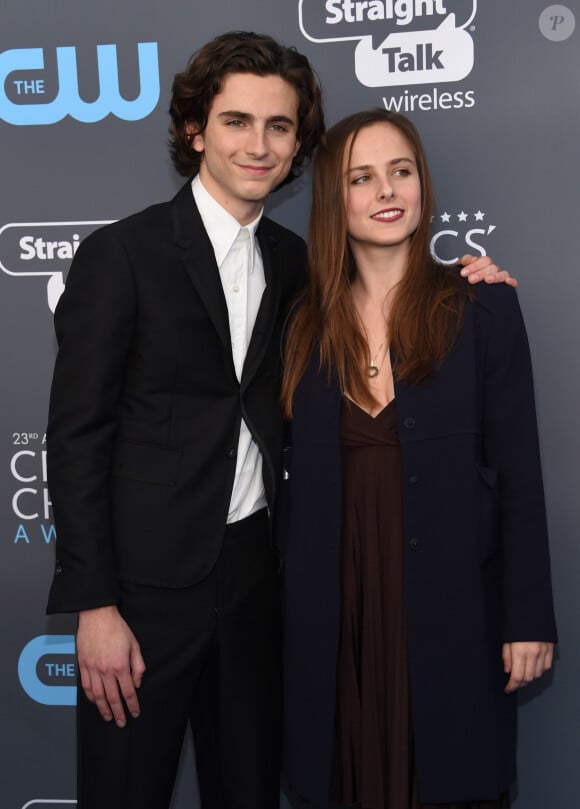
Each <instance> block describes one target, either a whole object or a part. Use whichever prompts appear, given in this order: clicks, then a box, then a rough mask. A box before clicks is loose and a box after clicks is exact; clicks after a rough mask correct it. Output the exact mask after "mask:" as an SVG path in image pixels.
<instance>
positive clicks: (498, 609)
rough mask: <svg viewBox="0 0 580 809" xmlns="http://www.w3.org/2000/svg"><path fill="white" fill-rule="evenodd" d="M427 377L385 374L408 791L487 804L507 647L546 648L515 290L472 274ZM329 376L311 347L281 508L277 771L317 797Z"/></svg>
mask: <svg viewBox="0 0 580 809" xmlns="http://www.w3.org/2000/svg"><path fill="white" fill-rule="evenodd" d="M474 292H475V297H474V300H473V301H468V302H467V303H466V305H465V315H464V325H463V329H462V332H461V335H460V337H459V339H458V341H457V343H456V344H455V346H454V348H453V349H452V351H451V352H450V353H449V355H448V356H447V358H446V360H445V361H444V363H443V364H442V366H441V368H440V369H439V370H438V371H437V372H436V373H435V374H434V375H433V376H432V378H431V379H430V380H429V381H428V382H427V383H425V384H422V385H418V386H409V385H406V384H403V383H396V384H395V396H396V400H397V412H398V418H399V436H400V441H401V450H402V461H403V475H404V481H403V482H404V503H403V507H404V541H405V587H406V609H407V626H408V647H409V661H410V677H411V702H412V722H413V736H414V743H415V755H416V761H417V768H418V779H419V789H420V799H421V801H423V802H426V803H437V802H452V801H467V800H485V799H494V798H496V797H497V796H498V795H499V794H500V793H501V792H502V791H503V790H505V789H506V788H507V787H508V786H509V785H510V784H511V783H512V782H513V780H514V778H515V731H516V696H515V695H510V696H506V694H505V693H504V687H505V684H506V681H507V678H506V675H505V674H504V672H503V666H502V660H501V647H502V643H503V642H504V641H518V640H519V641H524V640H536V641H555V640H556V628H555V621H554V613H553V605H552V591H551V582H550V562H549V552H548V541H547V532H546V517H545V507H544V496H543V487H542V476H541V470H540V458H539V451H538V439H537V429H536V415H535V406H534V392H533V381H532V372H531V364H530V356H529V349H528V342H527V337H526V332H525V328H524V323H523V320H522V316H521V312H520V308H519V304H518V300H517V297H516V294H515V292H514V290H513V289H511V288H509V287H507V286H504V285H503V284H501V285H497V286H487V285H485V284H481V285H479V286H477V287H476V288H475V290H474ZM340 402H341V395H340V391H339V389H338V385H337V384H336V383H335V382H334V381H332V380H331V381H329V380H328V377H327V374H326V371H322V372H320V371H319V369H318V357H313V359H312V361H311V363H310V365H309V367H308V369H307V371H306V373H305V375H304V377H303V379H302V380H301V382H300V385H299V387H298V389H297V392H296V396H295V402H294V417H293V422H292V446H291V447H290V448H289V449H287V450H286V451H285V455H286V472H287V474H286V475H285V478H286V479H285V481H284V483H283V485H282V494H281V501H280V504H279V518H278V524H279V525H280V531H279V534H280V551H281V555H282V558H283V568H284V622H285V634H284V643H285V668H284V678H285V679H284V683H285V706H284V708H285V716H284V726H285V738H284V767H285V774H286V777H287V778H288V781H289V782H290V784H291V786H292V787H293V789H294V790H295V791H296V792H297V793H298V794H301V795H303V796H304V797H307V798H309V799H310V800H313V801H318V802H325V801H327V800H328V790H329V782H330V775H331V766H332V754H333V732H334V715H335V699H336V690H335V671H336V660H337V649H338V637H339V622H340V569H339V561H340V536H341V468H340V446H339V434H338V421H339V410H340Z"/></svg>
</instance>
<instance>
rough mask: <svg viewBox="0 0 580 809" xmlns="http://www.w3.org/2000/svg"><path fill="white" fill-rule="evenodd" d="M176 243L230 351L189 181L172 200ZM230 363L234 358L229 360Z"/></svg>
mask: <svg viewBox="0 0 580 809" xmlns="http://www.w3.org/2000/svg"><path fill="white" fill-rule="evenodd" d="M172 217H173V228H174V235H175V242H176V244H177V245H178V246H179V247H181V248H182V249H183V264H184V266H185V269H186V271H187V274H188V275H189V277H190V279H191V282H192V283H193V285H194V287H195V289H196V291H197V293H198V295H199V297H200V298H201V300H202V302H203V304H204V306H205V308H206V310H207V313H208V315H209V317H210V319H211V321H212V323H213V325H214V327H215V329H216V331H217V333H218V335H219V337H220V340H221V341H222V343H223V344H224V347H225V348H227V350H228V352H229V354H230V355H231V345H232V343H231V337H230V326H229V320H228V308H227V304H226V299H225V297H224V291H223V287H222V282H221V278H220V274H219V270H218V266H217V262H216V260H215V254H214V251H213V247H212V244H211V241H210V239H209V236H208V235H207V233H206V230H205V228H204V226H203V222H202V221H201V216H200V215H199V211H198V210H197V205H196V204H195V200H194V199H193V194H192V191H191V183H190V182H189V181H188V182H187V183H186V184H185V185H184V186H183V188H182V189H181V191H180V192H179V193H178V194H177V196H176V197H175V198H174V200H173V207H172ZM232 367H233V361H232Z"/></svg>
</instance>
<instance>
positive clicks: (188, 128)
mask: <svg viewBox="0 0 580 809" xmlns="http://www.w3.org/2000/svg"><path fill="white" fill-rule="evenodd" d="M185 134H186V135H187V136H188V138H189V143H190V145H191V148H192V149H194V150H195V151H196V152H203V151H204V149H205V143H204V138H203V132H201V131H200V128H199V125H198V124H197V123H196V122H195V121H186V122H185Z"/></svg>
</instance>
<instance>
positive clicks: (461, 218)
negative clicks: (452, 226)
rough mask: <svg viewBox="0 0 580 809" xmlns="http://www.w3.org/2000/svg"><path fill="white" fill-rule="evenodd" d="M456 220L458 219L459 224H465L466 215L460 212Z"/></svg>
mask: <svg viewBox="0 0 580 809" xmlns="http://www.w3.org/2000/svg"><path fill="white" fill-rule="evenodd" d="M457 218H458V219H459V221H460V222H467V214H466V213H465V211H461V213H458V214H457Z"/></svg>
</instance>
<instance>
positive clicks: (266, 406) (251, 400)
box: [47, 182, 305, 612]
mask: <svg viewBox="0 0 580 809" xmlns="http://www.w3.org/2000/svg"><path fill="white" fill-rule="evenodd" d="M257 236H258V241H259V244H260V249H261V252H262V257H263V262H264V272H265V277H266V289H265V291H264V294H263V298H262V302H261V306H260V309H259V312H258V316H257V319H256V324H255V327H254V331H253V335H252V339H251V342H250V345H249V348H248V353H247V357H246V361H245V364H244V369H243V374H242V379H241V382H238V380H237V378H236V374H235V370H234V364H233V359H232V352H231V340H230V333H229V325H228V312H227V306H226V302H225V298H224V295H223V290H222V286H221V280H220V277H219V272H218V267H217V264H216V261H215V256H214V253H213V249H212V245H211V242H210V240H209V237H208V236H207V233H206V232H205V229H204V227H203V224H202V221H201V218H200V216H199V213H198V211H197V208H196V206H195V203H194V200H193V195H192V191H191V186H190V183H189V182H188V183H187V184H186V185H185V186H184V187H183V188H182V190H181V191H180V192H179V193H178V194H177V196H176V197H175V198H174V199H173V200H172V201H171V202H167V203H162V204H160V205H155V206H153V207H151V208H148V209H146V210H145V211H142V212H141V213H138V214H136V215H134V216H131V217H129V218H127V219H124V220H122V221H120V222H116V223H115V224H112V225H109V226H107V227H105V228H103V229H101V230H99V231H96V232H95V233H93V234H92V235H91V236H89V237H88V238H87V239H86V240H85V241H84V242H83V244H82V245H81V246H80V248H79V250H78V252H77V255H76V257H75V259H74V261H73V265H72V267H71V270H70V273H69V278H68V281H67V285H66V289H65V292H64V294H63V296H62V298H61V300H60V302H59V305H58V307H57V310H56V314H55V327H56V333H57V338H58V342H59V352H58V356H57V360H56V365H55V371H54V378H53V384H52V391H51V399H50V414H49V424H48V431H47V449H48V477H49V488H50V493H51V498H52V503H53V510H54V517H55V523H56V530H57V542H56V551H57V553H56V556H57V561H56V567H55V577H54V581H53V585H52V588H51V592H50V597H49V604H48V612H63V611H65V612H66V611H74V610H79V609H89V608H93V607H98V606H104V605H107V604H113V603H115V602H116V601H117V599H118V582H119V580H120V579H126V580H128V581H133V582H139V583H143V584H149V585H154V586H163V587H183V586H188V585H191V584H193V583H195V582H197V581H199V580H201V579H202V578H203V577H204V576H205V575H206V574H207V573H208V572H209V571H210V570H211V568H212V566H213V565H214V563H215V561H216V558H217V556H218V554H219V551H220V547H221V541H222V538H223V534H224V529H225V525H226V518H227V512H228V506H229V501H230V496H231V491H232V485H233V480H234V473H235V466H236V451H237V444H238V436H239V430H240V423H241V419H242V416H243V418H244V420H245V422H246V424H247V425H248V427H249V429H250V430H251V432H252V435H253V437H254V439H255V440H256V442H257V443H258V445H259V447H260V450H261V453H262V457H263V475H264V484H265V488H266V495H267V499H268V504H269V506H270V508H271V507H272V504H273V500H274V495H275V488H276V481H277V479H278V470H279V466H280V457H281V444H282V433H281V416H280V412H279V405H278V388H279V373H280V334H281V329H282V325H283V320H284V317H285V314H286V311H287V308H288V305H289V303H290V301H291V299H292V298H293V297H294V295H295V294H296V292H297V291H298V289H299V288H300V286H301V283H302V281H303V273H304V259H305V255H304V242H303V241H302V240H301V239H300V238H299V237H298V236H296V235H295V234H293V233H291V232H290V231H288V230H286V229H285V228H282V227H281V226H279V225H277V224H276V223H274V222H272V221H271V220H269V219H267V218H265V217H263V218H262V221H261V223H260V226H259V228H258V231H257Z"/></svg>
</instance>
